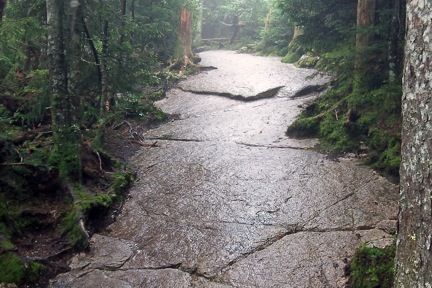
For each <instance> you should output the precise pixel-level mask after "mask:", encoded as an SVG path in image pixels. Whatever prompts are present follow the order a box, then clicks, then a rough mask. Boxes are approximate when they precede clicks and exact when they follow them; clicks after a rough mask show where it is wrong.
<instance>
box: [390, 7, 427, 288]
mask: <svg viewBox="0 0 432 288" xmlns="http://www.w3.org/2000/svg"><path fill="white" fill-rule="evenodd" d="M407 4H408V5H407V29H408V31H407V38H406V48H405V68H404V84H403V88H404V96H403V101H402V102H403V103H402V107H403V128H402V130H403V131H402V139H403V143H402V165H401V192H400V195H401V199H400V206H401V207H400V214H399V229H398V230H399V231H398V232H399V233H398V240H397V261H396V280H395V287H397V288H411V287H416V288H430V287H432V172H431V171H432V142H431V139H432V103H431V91H432V65H431V59H432V23H431V18H432V1H430V0H428V1H424V0H421V1H420V0H409V1H407Z"/></svg>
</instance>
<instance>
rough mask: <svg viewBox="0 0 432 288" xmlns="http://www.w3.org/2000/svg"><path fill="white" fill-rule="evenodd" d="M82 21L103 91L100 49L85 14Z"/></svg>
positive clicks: (100, 88) (100, 87)
mask: <svg viewBox="0 0 432 288" xmlns="http://www.w3.org/2000/svg"><path fill="white" fill-rule="evenodd" d="M81 22H82V26H83V29H84V33H85V35H86V37H87V41H88V43H89V46H90V50H91V51H92V54H93V58H94V60H95V64H96V71H97V74H98V82H99V83H98V84H99V91H101V90H102V70H101V63H100V57H99V53H98V51H97V49H96V45H95V43H94V41H93V38H92V35H91V34H90V31H89V29H88V27H87V23H86V20H85V18H84V16H82V17H81Z"/></svg>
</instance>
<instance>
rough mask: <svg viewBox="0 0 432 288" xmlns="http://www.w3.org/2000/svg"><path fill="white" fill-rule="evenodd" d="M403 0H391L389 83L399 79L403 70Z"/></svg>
mask: <svg viewBox="0 0 432 288" xmlns="http://www.w3.org/2000/svg"><path fill="white" fill-rule="evenodd" d="M404 6H406V1H405V0H393V16H392V23H391V27H390V41H389V55H388V56H389V60H388V63H389V83H393V82H395V81H400V79H402V72H403V71H402V70H403V44H404V43H403V42H404V41H403V40H404V32H405V8H404Z"/></svg>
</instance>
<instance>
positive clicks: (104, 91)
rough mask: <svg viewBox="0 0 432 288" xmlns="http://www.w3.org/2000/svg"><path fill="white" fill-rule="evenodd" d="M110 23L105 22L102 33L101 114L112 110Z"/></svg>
mask: <svg viewBox="0 0 432 288" xmlns="http://www.w3.org/2000/svg"><path fill="white" fill-rule="evenodd" d="M108 28H109V26H108V21H106V20H105V21H104V24H103V32H102V58H101V100H100V103H99V106H100V108H101V112H102V113H104V112H105V111H109V110H110V109H111V106H110V102H109V88H108V41H109V34H108V31H109V30H108Z"/></svg>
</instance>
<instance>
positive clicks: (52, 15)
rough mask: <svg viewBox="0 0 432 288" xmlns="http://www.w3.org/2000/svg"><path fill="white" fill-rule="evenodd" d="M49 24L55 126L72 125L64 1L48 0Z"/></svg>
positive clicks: (49, 64)
mask: <svg viewBox="0 0 432 288" xmlns="http://www.w3.org/2000/svg"><path fill="white" fill-rule="evenodd" d="M46 9H47V25H48V51H47V54H48V59H49V63H48V69H49V79H50V87H51V95H52V121H53V124H54V127H57V126H63V125H70V124H71V117H70V106H69V104H70V103H69V101H68V100H69V95H68V76H67V66H66V57H65V49H64V36H63V18H64V13H63V12H64V3H63V1H59V0H46Z"/></svg>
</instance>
